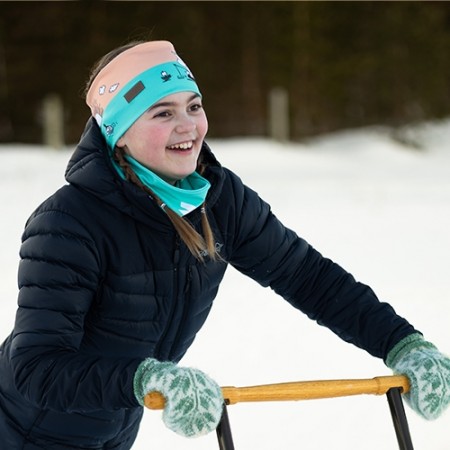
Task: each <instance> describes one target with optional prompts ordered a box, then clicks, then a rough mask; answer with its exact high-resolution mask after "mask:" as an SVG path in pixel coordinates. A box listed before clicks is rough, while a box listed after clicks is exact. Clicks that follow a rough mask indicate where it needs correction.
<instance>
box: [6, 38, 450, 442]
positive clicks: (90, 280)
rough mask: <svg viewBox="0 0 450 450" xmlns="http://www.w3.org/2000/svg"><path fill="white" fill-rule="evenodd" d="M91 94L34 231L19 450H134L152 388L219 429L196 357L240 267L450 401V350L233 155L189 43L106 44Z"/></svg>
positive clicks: (412, 400) (213, 389)
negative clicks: (226, 159) (189, 59)
mask: <svg viewBox="0 0 450 450" xmlns="http://www.w3.org/2000/svg"><path fill="white" fill-rule="evenodd" d="M86 100H87V104H88V106H89V107H90V109H91V113H92V116H93V117H92V118H91V119H90V120H89V122H88V124H87V127H86V130H85V132H84V134H83V136H82V138H81V141H80V143H79V145H78V146H77V148H76V150H75V152H74V154H73V156H72V158H71V160H70V162H69V164H68V168H67V171H66V179H67V182H68V184H67V185H65V186H64V187H62V188H61V189H60V190H58V191H57V192H56V193H55V194H54V195H52V196H51V197H50V198H49V199H48V200H46V201H45V202H44V203H43V204H42V205H41V206H39V207H38V209H37V210H36V211H35V212H34V213H33V214H32V215H31V217H30V218H29V220H28V221H27V224H26V228H25V231H24V234H23V243H22V247H21V251H20V254H21V262H20V267H19V287H20V291H19V299H18V304H19V307H18V311H17V317H16V322H15V326H14V330H13V332H12V333H11V334H10V336H9V337H7V338H6V340H5V342H4V343H3V345H2V347H1V349H0V380H1V383H0V436H1V437H2V445H4V446H5V448H7V449H8V450H19V449H20V450H37V449H49V448H51V449H55V450H62V449H115V450H118V449H121V450H124V449H130V448H131V446H132V444H133V441H134V439H135V437H136V434H137V430H138V427H139V422H140V420H141V417H142V411H143V408H142V405H143V398H144V396H145V395H146V394H147V393H148V392H152V391H159V392H161V393H162V394H163V395H164V396H165V398H166V407H165V410H164V413H163V420H164V422H165V424H166V425H167V426H168V427H169V428H171V429H172V430H174V431H175V432H177V433H179V434H181V435H184V436H197V435H200V434H204V433H207V432H209V431H211V430H213V429H214V428H215V427H216V425H217V423H218V421H219V419H220V415H221V409H222V401H223V398H222V395H221V391H220V388H219V387H218V385H217V384H216V383H215V382H214V381H213V380H212V379H211V378H210V377H208V376H207V375H206V374H205V373H203V372H202V371H200V370H198V369H194V368H186V367H182V366H179V365H178V362H179V361H180V359H181V358H182V357H183V355H184V354H185V352H186V351H187V349H188V348H189V346H190V345H191V343H192V342H193V340H194V338H195V335H196V333H197V332H198V330H199V329H200V328H201V326H202V325H203V323H204V321H205V320H206V318H207V316H208V313H209V311H210V308H211V306H212V303H213V300H214V297H215V296H216V293H217V289H218V286H219V284H220V282H221V280H222V278H223V276H224V273H225V270H226V268H227V265H228V264H231V265H233V266H234V267H235V268H237V269H238V270H239V271H241V272H242V273H244V274H246V275H248V276H249V277H251V278H253V279H254V280H256V281H257V282H259V283H260V284H261V285H263V286H270V287H271V288H272V289H273V290H274V291H275V292H276V293H278V294H279V295H280V296H282V297H283V298H284V299H285V300H287V301H288V302H290V303H291V304H292V305H294V306H295V307H296V308H297V309H299V310H301V311H302V312H304V313H305V314H307V315H308V316H309V317H310V318H311V319H313V320H316V321H317V322H318V323H320V324H322V325H325V326H327V327H328V328H330V329H331V330H332V331H333V332H335V333H336V334H337V335H338V336H339V337H340V338H342V339H344V340H345V341H347V342H350V343H352V344H354V345H356V346H358V347H360V348H362V349H364V350H366V351H368V352H369V353H370V354H372V355H373V356H375V357H379V358H383V359H384V361H385V362H386V364H387V365H388V366H389V367H390V368H392V369H393V370H394V372H396V373H402V374H406V375H407V376H408V377H409V379H410V382H411V391H410V393H409V394H407V400H408V402H409V404H410V405H411V407H412V408H413V409H414V410H416V411H417V412H418V413H419V414H421V415H423V416H424V417H426V418H435V417H437V416H438V415H439V414H440V413H441V412H442V411H443V410H444V409H445V407H446V406H447V405H448V403H449V401H450V360H449V359H448V358H447V357H445V356H444V355H442V354H441V353H440V352H439V351H438V350H437V349H436V347H435V346H434V345H433V344H431V343H429V342H427V341H426V340H425V339H424V338H423V337H422V335H421V333H419V332H418V331H416V330H415V329H414V327H413V326H412V325H410V324H409V323H408V322H407V321H406V320H405V319H404V318H402V317H400V316H398V315H397V314H396V313H395V311H394V310H393V308H392V307H391V306H390V305H388V304H387V303H382V302H380V301H379V300H378V299H377V297H376V296H375V294H374V292H373V291H372V290H371V289H370V288H369V287H368V286H365V285H363V284H361V283H358V282H356V281H355V280H354V278H353V277H352V276H351V275H350V274H349V273H347V272H346V271H345V270H343V269H342V268H341V267H340V266H338V265H337V264H335V263H333V262H332V261H330V260H329V259H326V258H324V257H323V256H321V254H320V253H318V252H317V251H316V250H315V249H314V248H313V247H311V245H309V244H308V243H307V242H305V241H304V240H303V239H301V238H300V237H298V236H297V235H296V234H295V232H294V231H292V230H290V229H287V228H286V227H284V226H283V224H282V223H280V222H279V221H278V220H277V218H276V217H275V216H274V215H273V214H272V212H271V209H270V207H269V205H268V204H267V203H265V202H264V201H263V200H262V199H261V198H259V197H258V195H257V194H256V193H255V192H254V191H252V190H251V189H250V188H249V187H247V186H245V185H244V184H243V183H242V182H241V180H240V179H239V178H238V176H237V175H235V174H234V173H233V172H231V171H230V170H228V169H226V168H224V167H222V166H221V165H220V164H219V162H218V161H217V160H216V158H215V157H214V155H213V153H212V152H211V150H210V149H209V147H208V145H207V144H206V143H205V141H204V138H205V135H206V132H207V128H208V124H207V119H206V115H205V112H204V110H203V107H202V96H201V93H200V91H199V88H198V86H197V84H196V82H195V79H194V77H193V76H192V73H191V72H190V71H189V69H188V68H187V66H186V65H185V64H184V63H183V61H181V59H180V58H179V57H178V56H177V54H176V53H175V50H174V48H173V46H172V44H170V43H169V42H165V41H156V42H144V43H138V44H130V45H128V46H125V47H123V48H120V49H118V50H115V51H113V52H111V53H110V54H108V55H106V56H105V57H104V58H103V59H102V60H101V61H100V62H99V64H98V66H97V67H96V68H95V70H94V71H93V73H92V76H91V80H90V82H89V85H88V90H87V96H86Z"/></svg>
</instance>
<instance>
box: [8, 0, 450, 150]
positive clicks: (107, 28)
mask: <svg viewBox="0 0 450 450" xmlns="http://www.w3.org/2000/svg"><path fill="white" fill-rule="evenodd" d="M135 39H146V40H147V39H168V40H171V41H172V42H173V43H174V44H175V47H176V49H177V51H178V53H179V54H180V56H181V57H182V58H183V59H184V60H185V61H186V62H187V64H188V65H189V67H190V69H191V70H192V71H193V73H194V74H195V76H196V78H197V81H198V83H199V85H200V88H201V90H202V93H203V95H204V99H205V106H206V110H207V113H208V117H209V121H210V133H209V134H210V137H214V138H221V137H232V136H275V137H277V136H278V138H280V139H289V140H301V139H302V138H304V137H308V136H314V135H318V134H323V133H329V132H333V131H336V130H341V129H344V128H355V127H362V126H368V125H374V124H377V125H379V124H381V125H389V126H394V127H398V126H402V125H404V124H411V123H415V122H420V121H424V120H430V119H437V118H443V117H446V116H448V115H449V112H450V63H449V58H448V55H449V54H450V52H449V50H450V3H447V2H433V1H427V2H376V1H375V2H371V1H364V2H291V1H289V2H284V1H275V2H270V1H265V2H251V1H242V2H239V1H236V2H216V1H214V2H207V1H201V2H190V1H183V2H176V1H157V2H152V1H141V2H129V1H124V2H110V1H107V2H102V1H96V2H95V1H94V2H83V1H75V2H58V1H56V2H39V1H34V2H1V8H0V142H4V143H6V142H21V143H49V139H51V138H49V136H48V134H49V132H50V133H51V131H49V130H48V126H46V123H48V122H50V123H53V124H55V123H58V120H59V121H60V129H59V130H56V131H55V130H54V131H53V134H54V136H55V133H56V138H55V137H53V139H54V143H55V142H56V143H55V144H54V145H56V146H57V145H58V142H59V141H62V142H63V143H64V144H65V145H70V144H73V143H76V142H77V141H78V139H79V136H80V134H81V132H82V130H83V128H84V124H85V122H86V120H87V118H88V115H89V113H88V109H87V107H86V106H85V104H84V100H83V89H84V84H85V82H86V80H87V78H88V74H89V70H90V68H91V66H92V65H93V64H94V62H95V61H96V60H97V59H99V58H100V57H101V56H102V55H103V54H105V53H107V52H108V51H109V50H111V49H113V48H115V47H117V46H120V45H122V44H124V43H127V42H129V41H131V40H135ZM277 121H278V122H277ZM280 121H281V123H280ZM58 133H59V135H58ZM58 140H59V141H58ZM50 144H51V142H50Z"/></svg>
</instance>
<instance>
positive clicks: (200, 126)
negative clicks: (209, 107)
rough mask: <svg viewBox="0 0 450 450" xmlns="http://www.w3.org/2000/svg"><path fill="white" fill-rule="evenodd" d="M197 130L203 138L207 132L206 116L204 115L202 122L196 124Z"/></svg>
mask: <svg viewBox="0 0 450 450" xmlns="http://www.w3.org/2000/svg"><path fill="white" fill-rule="evenodd" d="M197 129H198V131H199V133H201V134H202V135H203V137H204V136H205V135H206V133H207V132H208V118H207V117H206V115H204V116H203V118H202V120H201V121H200V122H199V123H198V125H197Z"/></svg>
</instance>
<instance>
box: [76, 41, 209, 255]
mask: <svg viewBox="0 0 450 450" xmlns="http://www.w3.org/2000/svg"><path fill="white" fill-rule="evenodd" d="M143 42H144V41H134V42H130V43H128V44H126V45H123V46H121V47H118V48H116V49H114V50H112V51H110V52H109V53H107V54H106V55H105V56H103V57H102V58H100V59H99V60H98V61H97V62H96V63H95V64H94V66H93V67H92V69H91V71H90V75H89V79H88V81H87V83H86V87H85V90H84V95H85V96H86V94H87V92H88V90H89V87H90V86H91V84H92V82H93V80H94V79H95V77H96V76H97V75H98V73H99V72H100V71H101V70H102V69H103V67H105V66H106V65H107V64H108V63H109V62H110V61H112V60H113V59H114V58H115V57H116V56H118V55H120V54H121V53H122V52H124V51H125V50H128V49H130V48H132V47H134V46H135V45H138V44H141V43H143ZM113 158H114V159H115V161H116V162H117V164H119V166H120V167H121V168H122V170H123V172H124V174H125V177H126V179H127V180H128V181H130V182H131V183H134V184H135V185H136V186H138V187H139V188H140V189H142V190H143V191H144V192H146V193H147V194H149V195H150V197H151V198H152V199H154V201H155V202H156V203H157V204H158V206H160V207H161V208H163V210H164V211H165V213H166V214H167V217H168V218H169V220H170V221H171V222H172V224H173V226H174V228H175V230H176V231H177V233H178V235H179V236H180V238H181V240H182V241H183V242H184V243H185V245H186V247H187V248H188V249H189V251H190V252H191V253H192V254H193V255H194V256H195V257H196V258H197V259H198V260H200V261H204V257H205V256H209V257H210V258H211V259H212V260H217V253H216V249H215V243H214V233H213V231H212V229H211V226H210V224H209V221H208V217H207V213H206V204H205V203H203V205H202V206H201V218H202V232H203V236H202V235H201V234H200V233H199V232H198V231H197V230H196V229H195V228H194V227H193V226H192V224H191V223H190V222H189V221H188V220H186V219H185V218H183V217H180V216H179V215H178V214H177V213H176V212H175V211H173V210H172V209H170V208H169V207H167V206H165V205H164V204H163V202H162V201H161V199H160V198H159V197H158V196H157V195H156V194H155V193H154V192H153V191H152V190H151V189H150V188H148V187H147V186H145V185H144V184H143V183H142V181H141V180H140V179H139V177H138V176H137V175H136V174H135V172H134V171H133V169H132V168H131V166H130V164H129V163H128V162H127V160H126V159H125V152H124V149H123V148H120V147H116V148H115V149H114V153H113ZM198 169H199V172H200V174H202V173H201V172H203V167H201V166H200V164H198Z"/></svg>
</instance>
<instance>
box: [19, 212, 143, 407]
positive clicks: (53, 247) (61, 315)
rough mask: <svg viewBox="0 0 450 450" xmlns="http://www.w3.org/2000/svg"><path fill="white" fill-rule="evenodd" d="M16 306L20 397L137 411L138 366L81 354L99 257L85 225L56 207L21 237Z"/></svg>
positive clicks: (36, 217)
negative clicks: (134, 379)
mask: <svg viewBox="0 0 450 450" xmlns="http://www.w3.org/2000/svg"><path fill="white" fill-rule="evenodd" d="M20 256H21V262H20V266H19V276H18V282H19V289H20V290H19V308H18V312H17V317H16V325H15V332H14V336H13V342H12V346H11V365H12V367H13V370H14V376H15V383H16V387H17V389H18V390H19V391H20V393H21V394H22V395H23V396H24V397H25V398H26V399H27V400H28V401H29V402H31V403H32V404H35V405H37V406H39V407H40V408H45V409H51V410H56V411H65V412H77V411H78V412H81V411H91V410H98V409H107V410H113V409H116V408H123V407H132V406H137V402H136V400H135V399H134V396H133V393H132V388H131V386H132V377H133V374H134V371H135V369H136V367H137V365H138V364H139V362H140V361H136V360H132V359H130V360H127V359H125V360H124V359H118V360H114V359H107V358H102V357H96V356H88V355H86V354H82V353H81V352H78V349H79V347H80V344H81V342H82V339H83V333H84V332H83V325H84V319H85V317H86V314H87V313H88V311H89V308H90V306H91V303H92V301H93V299H94V297H95V294H96V290H97V285H98V282H99V277H100V271H99V270H100V268H99V264H100V261H99V255H98V254H97V251H96V247H95V244H94V242H93V241H92V239H91V238H90V236H89V234H88V232H87V231H86V229H85V227H84V226H83V224H81V223H80V222H79V221H78V220H77V218H75V217H72V216H70V215H69V214H67V213H64V212H61V211H57V210H46V211H44V212H40V213H38V214H35V215H34V216H32V218H31V219H30V220H29V222H28V224H27V227H26V229H25V232H24V234H23V243H22V246H21V251H20Z"/></svg>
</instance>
